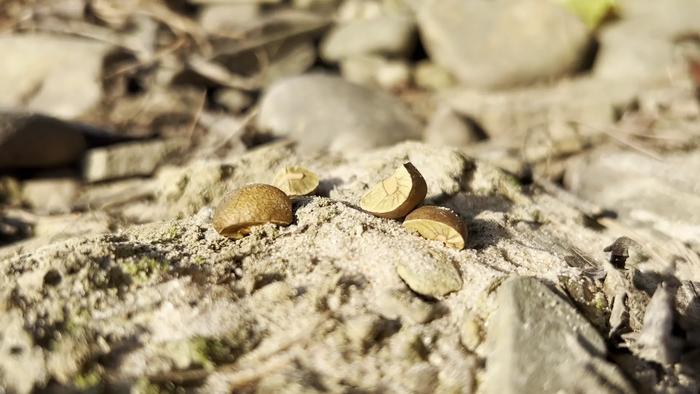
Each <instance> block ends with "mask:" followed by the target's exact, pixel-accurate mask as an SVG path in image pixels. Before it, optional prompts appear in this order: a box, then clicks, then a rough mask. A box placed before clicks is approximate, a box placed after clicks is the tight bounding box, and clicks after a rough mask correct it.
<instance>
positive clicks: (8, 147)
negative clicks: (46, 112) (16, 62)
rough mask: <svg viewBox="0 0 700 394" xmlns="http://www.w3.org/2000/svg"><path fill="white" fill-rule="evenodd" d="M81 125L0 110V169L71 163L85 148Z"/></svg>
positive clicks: (46, 166) (55, 165) (43, 166)
mask: <svg viewBox="0 0 700 394" xmlns="http://www.w3.org/2000/svg"><path fill="white" fill-rule="evenodd" d="M0 40H1V39H0ZM3 58H5V57H3ZM0 78H2V76H0ZM0 84H1V83H0ZM2 86H8V85H4V84H3V85H2ZM84 129H85V128H84V127H83V126H80V125H77V124H73V123H68V122H64V121H61V120H58V119H56V118H52V117H48V116H43V115H38V114H31V113H14V112H2V111H0V169H19V168H49V167H59V166H64V165H69V164H72V163H74V162H75V161H77V160H78V159H79V158H80V156H81V155H82V154H83V151H84V150H85V148H86V141H85V137H84V135H83V133H82V132H83V131H84ZM47 147H50V149H47Z"/></svg>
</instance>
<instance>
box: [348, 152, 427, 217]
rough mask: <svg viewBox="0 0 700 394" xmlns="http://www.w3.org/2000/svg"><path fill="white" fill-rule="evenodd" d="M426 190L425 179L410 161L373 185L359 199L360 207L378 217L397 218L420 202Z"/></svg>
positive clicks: (404, 214)
mask: <svg viewBox="0 0 700 394" xmlns="http://www.w3.org/2000/svg"><path fill="white" fill-rule="evenodd" d="M427 192H428V186H427V185H426V184H425V179H423V176H422V175H421V174H420V172H418V170H417V169H416V167H414V166H413V164H411V163H405V164H404V165H402V166H401V167H399V168H398V169H397V170H396V171H395V172H394V174H393V175H392V176H390V177H388V178H386V179H384V180H383V181H381V182H380V183H378V184H376V185H374V186H373V187H372V188H371V189H369V191H368V192H367V193H365V195H364V196H362V198H361V199H360V208H362V209H364V210H365V211H367V212H369V213H371V214H373V215H375V216H379V217H383V218H388V219H398V218H402V217H404V216H406V215H407V214H408V213H409V212H411V210H412V209H413V208H415V207H416V206H417V205H418V204H420V203H421V202H422V201H423V199H425V195H426V194H427Z"/></svg>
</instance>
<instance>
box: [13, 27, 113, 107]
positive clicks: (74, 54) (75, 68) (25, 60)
mask: <svg viewBox="0 0 700 394" xmlns="http://www.w3.org/2000/svg"><path fill="white" fill-rule="evenodd" d="M111 49H112V47H111V46H110V45H107V44H105V43H102V42H98V41H91V40H85V39H81V38H75V37H68V36H60V35H45V34H24V35H5V36H2V37H0V53H2V54H3V56H2V59H1V60H0V86H2V87H3V94H2V95H1V96H0V106H3V107H6V108H22V109H23V110H30V111H38V112H42V113H45V114H49V115H53V116H57V117H60V118H75V117H77V116H79V115H81V114H83V113H85V111H87V110H88V109H90V108H91V107H93V106H94V105H95V104H97V102H98V101H99V100H100V99H101V97H102V83H101V80H100V78H101V73H102V65H103V61H104V57H105V56H106V55H107V54H108V52H109V51H110V50H111Z"/></svg>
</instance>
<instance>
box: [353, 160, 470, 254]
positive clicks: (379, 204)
mask: <svg viewBox="0 0 700 394" xmlns="http://www.w3.org/2000/svg"><path fill="white" fill-rule="evenodd" d="M427 191H428V188H427V185H426V183H425V179H424V178H423V176H422V175H421V174H420V172H418V170H417V169H416V167H414V166H413V164H411V163H405V164H403V165H402V166H401V167H399V168H398V169H397V170H396V171H395V172H394V174H393V175H391V176H390V177H388V178H386V179H384V180H383V181H381V182H379V183H378V184H376V185H374V186H373V187H372V188H371V189H370V190H369V191H368V192H367V193H365V195H364V196H362V198H361V199H360V208H362V209H363V210H365V211H367V212H369V213H371V214H373V215H375V216H379V217H383V218H389V219H400V218H402V217H405V218H406V219H405V220H404V222H403V225H404V227H406V228H407V229H409V230H411V231H414V232H417V233H418V234H420V235H421V236H422V237H424V238H426V239H430V240H436V241H441V242H443V243H445V244H446V245H447V246H450V247H453V248H456V249H464V241H465V239H466V238H467V232H466V229H465V226H464V223H463V222H462V220H461V219H460V217H459V216H458V215H457V214H456V213H455V212H453V211H452V210H451V209H449V208H445V207H436V206H432V205H425V206H422V207H420V208H417V209H415V208H416V207H417V206H418V205H419V204H420V203H422V202H423V200H424V199H425V196H426V194H427ZM407 215H408V216H407Z"/></svg>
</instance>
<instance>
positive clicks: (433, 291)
mask: <svg viewBox="0 0 700 394" xmlns="http://www.w3.org/2000/svg"><path fill="white" fill-rule="evenodd" d="M433 257H434V258H433V259H431V260H418V259H415V260H414V259H401V260H399V261H397V263H396V273H398V274H399V276H400V277H401V279H403V280H404V282H406V284H407V285H408V287H410V288H411V290H413V291H415V292H416V293H418V294H421V295H424V296H428V297H440V296H444V295H445V294H448V293H451V292H453V291H457V290H459V289H461V288H462V278H461V277H460V275H459V271H457V268H455V267H454V265H452V262H450V261H449V260H447V259H446V258H444V257H441V256H437V255H436V256H433Z"/></svg>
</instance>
